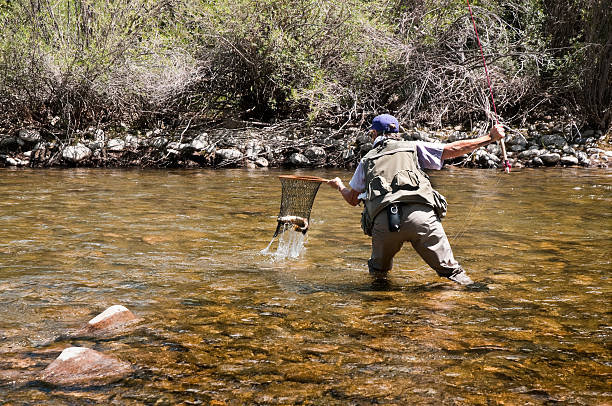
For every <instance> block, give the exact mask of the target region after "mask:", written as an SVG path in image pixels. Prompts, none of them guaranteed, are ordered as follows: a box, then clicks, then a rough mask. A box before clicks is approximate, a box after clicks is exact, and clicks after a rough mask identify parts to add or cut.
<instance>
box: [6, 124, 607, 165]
mask: <svg viewBox="0 0 612 406" xmlns="http://www.w3.org/2000/svg"><path fill="white" fill-rule="evenodd" d="M485 128H486V125H485V124H481V125H480V127H479V126H475V127H474V128H471V129H470V130H468V129H465V128H463V127H461V126H457V127H453V128H446V129H442V130H435V131H434V130H429V129H427V128H411V129H405V132H404V138H405V139H406V140H422V141H430V142H452V141H456V140H460V139H466V138H472V137H477V136H479V135H481V134H484V133H485V132H486V130H484V129H485ZM611 142H612V137H611V136H610V132H609V131H608V133H607V134H604V133H603V132H602V131H601V130H592V129H579V128H577V127H576V126H574V125H563V124H551V123H550V122H547V121H542V122H536V123H533V124H531V125H529V126H528V127H527V128H520V129H511V130H508V132H507V135H506V149H507V155H508V158H509V160H510V162H511V163H512V166H513V167H515V168H517V167H519V168H520V167H554V166H582V167H602V168H607V167H609V166H610V162H612V144H611ZM371 148H372V144H371V140H370V139H369V137H368V136H367V135H365V131H364V130H363V129H361V128H356V127H350V128H343V129H331V128H316V127H315V128H313V127H308V128H306V127H304V126H303V125H301V124H300V123H289V124H287V123H283V124H281V125H275V126H265V125H263V124H261V123H249V122H229V123H225V125H224V126H223V127H222V128H187V129H185V130H183V131H182V132H180V133H173V132H169V131H166V130H164V129H155V130H150V131H146V132H133V133H131V132H128V131H123V132H119V133H117V132H105V131H103V130H101V129H95V128H90V129H88V130H86V131H82V132H77V133H76V134H75V135H74V136H73V137H72V138H71V139H70V141H64V140H60V139H59V138H58V137H57V136H55V135H53V134H52V133H50V132H48V131H44V130H39V129H34V128H24V129H21V130H19V131H16V132H15V134H10V135H1V134H0V166H16V167H62V166H63V167H74V166H79V167H143V168H145V167H154V168H169V167H173V168H176V167H214V168H223V167H247V168H257V167H262V168H264V167H300V168H307V167H347V168H351V167H354V166H355V165H356V163H357V162H358V161H359V158H360V157H362V156H363V155H364V154H365V153H366V152H367V151H369V150H370V149H371ZM501 155H502V153H501V148H500V147H499V145H497V144H491V145H489V146H487V147H486V148H480V149H478V150H476V151H475V152H474V153H472V154H470V155H469V156H464V157H461V158H457V159H455V160H453V161H452V162H450V163H451V164H455V165H460V166H465V167H473V168H500V167H501V165H502V159H501Z"/></svg>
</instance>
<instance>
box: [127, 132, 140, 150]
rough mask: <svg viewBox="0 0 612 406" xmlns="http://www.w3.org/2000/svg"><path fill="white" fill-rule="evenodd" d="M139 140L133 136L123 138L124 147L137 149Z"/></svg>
mask: <svg viewBox="0 0 612 406" xmlns="http://www.w3.org/2000/svg"><path fill="white" fill-rule="evenodd" d="M138 144H139V140H138V137H137V136H135V135H128V136H126V137H125V146H126V147H127V148H138Z"/></svg>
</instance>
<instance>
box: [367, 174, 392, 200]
mask: <svg viewBox="0 0 612 406" xmlns="http://www.w3.org/2000/svg"><path fill="white" fill-rule="evenodd" d="M391 190H392V189H391V185H389V182H387V180H386V179H385V178H383V177H382V176H376V177H375V178H374V179H372V180H371V181H370V184H369V185H368V200H373V199H376V198H377V197H380V196H383V195H386V194H387V193H389V192H390V191H391Z"/></svg>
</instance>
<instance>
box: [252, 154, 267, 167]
mask: <svg viewBox="0 0 612 406" xmlns="http://www.w3.org/2000/svg"><path fill="white" fill-rule="evenodd" d="M255 165H257V166H259V167H262V168H267V167H268V165H270V163H269V162H268V160H267V159H266V158H264V157H260V158H257V159H256V160H255Z"/></svg>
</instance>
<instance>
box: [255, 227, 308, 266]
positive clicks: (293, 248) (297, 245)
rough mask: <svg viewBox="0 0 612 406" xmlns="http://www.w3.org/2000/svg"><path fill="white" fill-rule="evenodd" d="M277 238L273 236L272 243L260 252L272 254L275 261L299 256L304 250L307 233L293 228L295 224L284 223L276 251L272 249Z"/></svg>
mask: <svg viewBox="0 0 612 406" xmlns="http://www.w3.org/2000/svg"><path fill="white" fill-rule="evenodd" d="M274 240H275V238H274V237H272V240H271V241H270V244H268V246H267V247H266V248H264V249H263V250H261V251H260V252H261V253H262V254H264V255H270V256H272V257H273V259H274V260H275V261H279V260H283V259H287V258H299V256H300V255H301V254H302V252H304V243H305V242H306V235H305V234H302V233H301V232H299V231H295V230H294V229H293V225H291V224H284V225H283V229H282V232H281V233H279V235H278V246H277V247H276V251H274V250H273V249H272V244H273V243H274Z"/></svg>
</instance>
